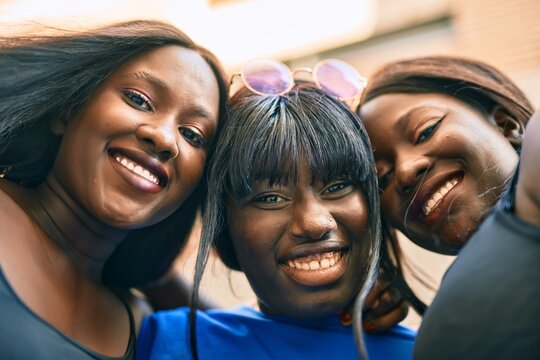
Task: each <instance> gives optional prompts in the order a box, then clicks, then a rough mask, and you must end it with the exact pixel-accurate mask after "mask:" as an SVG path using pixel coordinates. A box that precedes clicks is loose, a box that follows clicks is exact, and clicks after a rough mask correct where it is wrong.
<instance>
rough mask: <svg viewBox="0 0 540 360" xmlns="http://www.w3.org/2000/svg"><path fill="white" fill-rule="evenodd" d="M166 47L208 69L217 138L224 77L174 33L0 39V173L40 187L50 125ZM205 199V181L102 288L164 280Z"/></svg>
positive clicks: (143, 28)
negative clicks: (214, 90) (133, 63)
mask: <svg viewBox="0 0 540 360" xmlns="http://www.w3.org/2000/svg"><path fill="white" fill-rule="evenodd" d="M166 45H178V46H181V47H184V48H187V49H190V50H193V51H195V52H197V53H198V54H199V55H201V56H202V57H203V58H204V59H205V60H206V62H207V63H208V65H209V66H210V67H211V69H212V71H213V73H214V75H215V77H216V80H217V82H218V86H219V91H220V105H219V106H220V107H219V117H220V119H219V123H218V124H219V125H218V131H219V130H220V128H221V126H222V124H223V120H224V118H225V113H226V99H227V90H226V88H227V85H226V84H227V81H226V80H225V76H224V72H223V71H222V69H221V66H220V64H219V62H218V61H217V59H216V58H215V56H214V55H213V54H211V53H210V52H209V51H208V50H206V49H204V48H202V47H200V46H199V45H197V44H196V43H194V42H193V41H192V40H191V39H190V38H189V37H188V36H187V35H186V34H184V33H183V32H182V31H180V30H178V29H177V28H175V27H174V26H172V25H169V24H167V23H163V22H159V21H145V20H141V21H130V22H123V23H116V24H112V25H108V26H104V27H100V28H96V29H91V30H85V31H60V32H58V33H55V34H54V35H21V36H0V173H1V172H4V173H5V175H4V176H5V178H6V179H8V180H10V181H13V182H15V183H18V184H20V185H23V186H27V187H35V186H37V185H38V184H40V183H41V182H43V181H44V179H45V177H46V175H47V173H48V172H49V171H50V169H51V167H52V164H53V162H54V159H55V158H56V154H57V151H58V146H59V143H60V139H61V138H60V137H59V136H56V135H54V134H53V133H52V132H51V130H50V123H51V121H52V120H54V119H62V120H66V121H69V120H70V119H71V118H72V117H73V116H74V115H76V114H77V113H78V112H79V111H81V110H82V109H83V108H84V106H85V105H86V103H87V102H88V99H89V98H90V96H91V95H92V93H93V92H94V91H95V89H96V88H97V87H98V86H99V85H100V84H101V83H102V82H103V81H104V80H105V79H106V78H107V77H108V76H110V75H111V74H112V73H113V72H114V71H115V70H116V69H118V68H119V67H120V66H121V65H122V64H124V63H125V62H127V61H128V60H130V59H132V58H134V57H136V56H139V55H141V54H143V53H145V52H148V51H150V50H152V49H155V48H158V47H161V46H166ZM211 152H212V149H211V151H210V155H211ZM205 192H206V184H205V182H204V176H203V181H202V182H201V184H200V185H199V186H198V187H197V189H196V190H195V191H194V193H193V194H192V195H191V196H190V197H189V198H188V199H187V200H186V201H185V202H184V204H183V205H182V206H181V207H180V208H179V209H178V210H177V211H176V212H175V213H174V214H172V215H171V216H170V217H168V218H167V219H165V220H164V221H162V222H160V223H158V224H155V225H153V226H151V227H148V228H145V229H141V230H136V231H133V232H131V233H130V234H129V235H128V237H127V238H126V239H125V240H124V241H123V242H122V243H121V244H120V245H119V247H118V248H117V249H116V250H115V252H114V253H113V254H112V256H111V258H110V259H109V260H108V261H107V263H106V265H105V268H104V272H103V281H104V283H107V284H110V285H116V286H122V287H128V286H136V285H142V284H145V283H147V282H150V281H152V280H155V279H157V278H158V277H159V276H160V275H162V274H163V273H164V272H165V270H166V269H168V268H169V267H170V265H171V264H172V261H173V260H174V258H175V257H176V255H177V254H178V252H179V251H180V250H181V248H182V246H183V244H184V243H185V239H186V237H187V235H188V233H189V231H190V229H191V227H192V224H193V222H194V219H195V216H196V212H197V208H198V206H199V204H200V202H201V201H202V199H203V198H204V194H205Z"/></svg>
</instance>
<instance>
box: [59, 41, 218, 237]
mask: <svg viewBox="0 0 540 360" xmlns="http://www.w3.org/2000/svg"><path fill="white" fill-rule="evenodd" d="M219 100H220V99H219V91H218V84H217V80H216V78H215V76H214V74H213V72H212V70H211V68H210V66H209V65H208V64H207V62H206V61H205V60H204V59H203V58H202V57H201V56H200V55H199V54H198V53H196V52H194V51H192V50H189V49H186V48H182V47H180V46H175V45H169V46H164V47H160V48H156V49H154V50H151V51H149V52H147V53H144V54H142V55H140V56H138V57H136V58H134V59H132V60H130V61H129V62H126V63H125V64H123V65H122V66H121V67H120V68H118V70H116V71H115V72H114V73H113V74H112V75H110V76H109V77H108V78H107V79H106V80H105V81H104V82H103V83H102V84H101V85H100V86H99V87H98V88H97V89H96V91H95V92H94V94H93V95H92V96H91V98H90V99H89V101H88V103H87V105H86V106H85V108H84V109H83V110H82V111H81V112H80V113H79V114H77V115H76V116H75V117H74V118H73V119H70V120H69V121H67V122H59V121H58V122H55V123H54V124H53V131H54V132H55V133H57V134H61V135H62V142H61V145H60V150H59V152H58V155H57V158H56V161H55V164H54V167H53V169H52V172H51V174H50V175H49V176H53V177H56V178H57V180H58V182H59V183H60V184H61V185H62V186H63V187H64V188H65V189H66V191H67V192H68V193H69V194H71V195H72V197H73V198H74V199H75V200H76V201H77V202H78V203H79V204H80V205H81V206H82V207H83V208H86V209H87V211H88V212H89V213H90V214H93V215H94V216H95V217H96V218H98V219H100V220H101V221H103V222H105V223H108V224H110V225H113V226H116V227H120V228H126V229H135V228H141V227H145V226H148V225H151V224H154V223H156V222H159V221H160V220H162V219H164V218H165V217H167V216H168V215H170V214H171V213H172V212H174V211H175V210H176V209H178V208H179V207H180V205H181V204H182V202H183V201H184V200H185V199H186V198H187V197H188V196H189V195H190V194H191V192H192V191H193V190H194V188H195V187H196V185H197V183H198V182H199V180H200V177H201V176H202V173H203V168H204V163H205V160H206V156H207V153H208V150H209V147H210V145H211V143H212V141H213V138H214V133H215V131H216V130H217V121H218V111H219V110H218V107H219Z"/></svg>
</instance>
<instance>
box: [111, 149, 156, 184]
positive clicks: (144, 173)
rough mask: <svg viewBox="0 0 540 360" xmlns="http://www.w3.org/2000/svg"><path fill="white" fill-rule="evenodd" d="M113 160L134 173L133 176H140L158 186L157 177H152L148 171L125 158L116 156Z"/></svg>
mask: <svg viewBox="0 0 540 360" xmlns="http://www.w3.org/2000/svg"><path fill="white" fill-rule="evenodd" d="M114 159H115V160H116V161H118V162H119V163H120V164H122V165H123V166H124V167H125V168H127V169H128V170H130V171H132V172H134V173H135V174H137V175H139V176H142V177H143V178H145V179H146V180H148V181H151V182H153V183H154V184H156V185H159V179H158V177H157V176H155V175H153V174H152V173H151V172H150V171H149V170H148V169H145V168H143V167H142V166H141V165H138V164H135V163H133V162H131V161H130V160H128V159H127V158H123V157H120V156H119V155H116V157H115V158H114Z"/></svg>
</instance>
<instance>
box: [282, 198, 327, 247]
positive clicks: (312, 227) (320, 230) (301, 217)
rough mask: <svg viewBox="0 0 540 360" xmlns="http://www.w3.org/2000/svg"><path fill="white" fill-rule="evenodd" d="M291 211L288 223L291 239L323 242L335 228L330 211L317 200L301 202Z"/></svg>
mask: <svg viewBox="0 0 540 360" xmlns="http://www.w3.org/2000/svg"><path fill="white" fill-rule="evenodd" d="M293 211H294V214H293V218H292V219H291V221H290V223H289V234H290V235H291V237H293V238H296V239H304V240H323V239H325V238H326V237H328V235H329V234H330V233H331V232H332V231H334V230H336V228H337V224H336V221H335V219H334V217H333V216H332V213H331V211H330V210H329V209H328V208H327V206H325V205H324V203H322V202H321V201H320V200H318V199H315V198H313V199H309V200H303V201H301V202H300V203H299V204H298V205H297V206H294V207H293Z"/></svg>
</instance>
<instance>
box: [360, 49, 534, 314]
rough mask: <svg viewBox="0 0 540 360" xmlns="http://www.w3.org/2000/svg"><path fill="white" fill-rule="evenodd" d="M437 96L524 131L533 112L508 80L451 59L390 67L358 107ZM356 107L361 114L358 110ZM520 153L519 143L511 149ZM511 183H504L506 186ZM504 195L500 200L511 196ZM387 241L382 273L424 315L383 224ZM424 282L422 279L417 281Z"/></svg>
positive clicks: (394, 238)
mask: <svg viewBox="0 0 540 360" xmlns="http://www.w3.org/2000/svg"><path fill="white" fill-rule="evenodd" d="M397 93H404V94H426V93H438V94H444V95H448V96H451V97H453V98H455V99H458V100H460V101H462V102H464V103H466V104H468V105H470V106H472V107H473V108H475V109H477V110H479V111H480V112H481V113H483V114H490V113H492V112H493V110H494V109H495V108H497V107H499V108H500V109H501V110H502V111H504V112H505V113H506V114H508V115H509V116H511V117H512V118H513V119H514V120H516V121H517V122H519V123H520V124H521V126H522V127H523V128H524V127H525V126H526V124H527V123H528V121H529V118H530V117H531V116H532V114H533V112H534V108H533V106H532V105H531V103H530V101H529V100H528V99H527V97H526V96H525V94H524V93H523V92H522V91H521V90H520V89H519V88H518V87H517V85H516V84H514V82H512V80H511V79H510V78H509V77H507V76H506V75H505V74H503V73H502V72H501V71H499V70H497V69H496V68H494V67H493V66H491V65H488V64H486V63H484V62H481V61H478V60H473V59H466V58H460V57H450V56H428V57H420V58H412V59H405V60H400V61H396V62H391V63H388V64H386V65H384V66H383V67H381V68H380V69H379V70H378V71H376V72H375V74H374V75H372V76H371V78H370V79H369V85H368V87H367V89H366V91H365V92H364V94H363V98H362V101H361V104H360V108H361V106H362V105H363V104H365V103H366V102H368V101H370V100H372V99H374V98H376V97H378V96H381V95H385V94H397ZM360 108H359V109H360ZM512 145H513V146H514V148H515V149H516V151H517V152H518V153H519V151H520V148H521V144H519V143H516V144H512ZM509 185H510V184H508V186H509ZM510 193H511V192H509V191H504V193H503V195H502V196H504V197H506V196H508V195H511V194H510ZM383 233H384V236H385V238H386V241H385V242H384V246H383V253H382V263H383V271H385V272H387V273H388V274H387V275H388V276H389V277H390V278H392V279H393V280H394V281H395V285H396V286H397V287H398V288H400V289H401V291H402V292H403V293H404V294H405V295H406V296H407V297H408V298H409V300H410V302H411V304H412V305H413V308H414V309H415V310H416V311H417V312H418V313H419V314H423V312H424V311H425V309H426V305H425V304H424V303H423V302H422V301H420V300H419V299H418V297H417V296H416V295H415V294H414V292H413V291H412V290H411V289H410V288H409V286H408V284H407V283H406V281H405V280H404V278H403V272H402V261H401V258H402V257H403V255H402V253H401V251H400V249H399V245H398V242H397V234H396V231H395V229H393V228H392V227H391V226H390V225H388V224H386V223H385V222H384V221H383ZM419 280H420V281H421V282H424V281H423V279H419Z"/></svg>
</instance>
